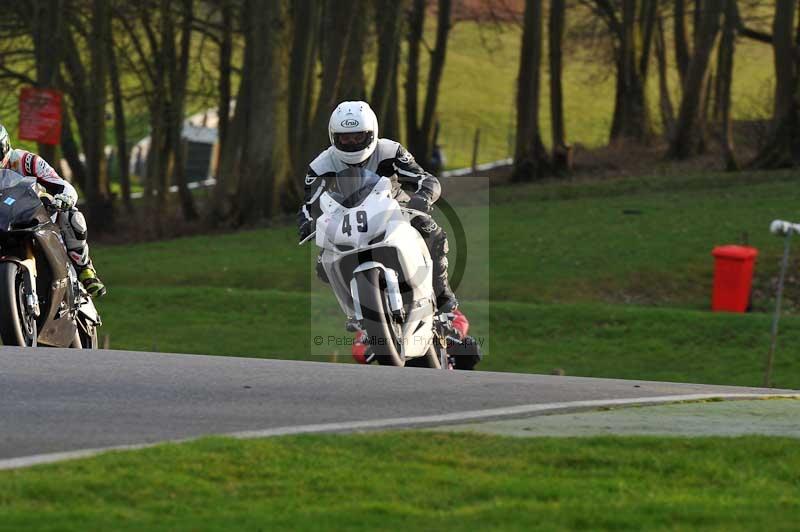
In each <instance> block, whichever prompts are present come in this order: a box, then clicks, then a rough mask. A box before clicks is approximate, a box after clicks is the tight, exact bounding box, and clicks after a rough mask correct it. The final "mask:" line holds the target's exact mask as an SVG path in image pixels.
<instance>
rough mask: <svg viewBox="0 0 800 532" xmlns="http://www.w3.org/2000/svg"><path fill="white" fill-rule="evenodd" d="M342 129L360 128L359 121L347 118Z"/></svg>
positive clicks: (343, 121)
mask: <svg viewBox="0 0 800 532" xmlns="http://www.w3.org/2000/svg"><path fill="white" fill-rule="evenodd" d="M342 127H358V120H356V119H355V118H346V119H344V120H342Z"/></svg>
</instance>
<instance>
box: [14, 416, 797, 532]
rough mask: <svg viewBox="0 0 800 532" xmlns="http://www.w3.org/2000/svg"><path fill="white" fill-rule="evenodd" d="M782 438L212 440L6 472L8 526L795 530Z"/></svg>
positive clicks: (788, 456)
mask: <svg viewBox="0 0 800 532" xmlns="http://www.w3.org/2000/svg"><path fill="white" fill-rule="evenodd" d="M798 471H800V451H798V448H797V445H796V441H794V440H790V439H781V438H763V437H745V438H697V439H695V438H693V439H678V438H641V437H639V438H621V437H609V438H590V439H589V438H587V439H583V438H581V439H563V438H540V439H513V438H503V437H497V436H477V435H466V434H435V433H423V432H401V433H396V432H395V433H381V434H365V435H335V436H334V435H322V436H296V437H284V438H273V439H264V440H251V441H235V440H230V439H221V438H214V439H206V440H201V441H198V442H193V443H189V444H181V445H162V446H158V447H155V448H151V449H147V450H143V451H138V452H125V453H111V454H105V455H102V456H99V457H95V458H92V459H88V460H80V461H76V462H66V463H61V464H55V465H48V466H42V467H36V468H32V469H25V470H17V471H6V472H2V473H0V515H2V520H1V521H0V529H3V530H22V529H24V530H81V531H84V530H142V529H147V530H175V529H182V530H231V529H237V530H275V529H290V528H291V529H293V530H319V529H328V530H388V529H395V530H396V529H398V528H401V527H402V528H405V529H422V530H441V529H445V528H446V529H448V530H476V529H503V530H531V529H547V530H570V529H572V530H574V529H583V530H585V529H593V530H598V529H601V530H611V529H613V530H619V529H635V530H652V529H670V530H697V529H718V530H755V529H760V528H763V526H764V524H765V523H769V526H770V529H772V530H791V529H794V527H795V526H796V524H797V519H798V517H800V499H798V497H797V496H796V492H797V488H798V485H800V473H798Z"/></svg>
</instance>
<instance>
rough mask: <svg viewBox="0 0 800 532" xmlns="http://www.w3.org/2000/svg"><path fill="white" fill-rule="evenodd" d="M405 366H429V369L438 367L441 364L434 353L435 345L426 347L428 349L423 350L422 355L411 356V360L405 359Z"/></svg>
mask: <svg viewBox="0 0 800 532" xmlns="http://www.w3.org/2000/svg"><path fill="white" fill-rule="evenodd" d="M406 367H407V368H430V369H439V368H441V367H442V365H441V364H440V363H439V355H438V354H437V353H436V346H435V345H431V346H430V347H429V348H428V351H426V352H425V355H424V356H421V357H419V358H412V359H411V360H406Z"/></svg>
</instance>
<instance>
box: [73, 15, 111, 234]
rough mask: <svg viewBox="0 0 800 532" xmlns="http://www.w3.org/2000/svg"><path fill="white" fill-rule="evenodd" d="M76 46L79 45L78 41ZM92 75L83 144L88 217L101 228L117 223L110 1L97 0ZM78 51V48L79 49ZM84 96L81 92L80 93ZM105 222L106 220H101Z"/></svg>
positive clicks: (87, 83) (86, 94) (91, 37)
mask: <svg viewBox="0 0 800 532" xmlns="http://www.w3.org/2000/svg"><path fill="white" fill-rule="evenodd" d="M72 46H75V44H74V42H73V43H72ZM88 46H89V68H88V69H87V74H88V79H86V80H81V81H78V80H76V84H77V83H83V84H85V85H84V87H83V90H82V91H81V93H82V94H83V98H84V99H85V104H86V105H85V114H86V116H85V120H80V118H79V124H81V123H82V124H83V126H82V127H80V134H81V144H82V145H83V151H84V154H85V156H86V189H85V190H84V194H86V203H87V207H88V209H87V210H88V213H87V214H88V218H89V219H90V220H91V221H93V222H94V224H95V227H97V229H99V230H104V229H108V228H110V227H111V226H112V224H113V209H112V205H111V198H110V191H109V186H108V173H107V171H106V170H107V165H106V164H105V162H106V161H105V158H106V155H105V121H106V80H107V78H108V53H107V52H106V48H107V47H108V46H111V11H110V7H109V5H108V2H106V1H104V0H94V3H93V10H92V14H91V30H90V34H89V40H88ZM74 52H77V50H75V51H74ZM76 96H78V97H80V96H79V95H76ZM101 222H102V223H101Z"/></svg>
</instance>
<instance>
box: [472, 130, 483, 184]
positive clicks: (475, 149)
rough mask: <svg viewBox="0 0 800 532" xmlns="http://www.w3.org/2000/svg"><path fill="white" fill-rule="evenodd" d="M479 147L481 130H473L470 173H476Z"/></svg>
mask: <svg viewBox="0 0 800 532" xmlns="http://www.w3.org/2000/svg"><path fill="white" fill-rule="evenodd" d="M480 145H481V128H477V129H476V130H475V138H474V139H473V141H472V173H473V174H474V173H476V172H477V171H478V149H479V148H480Z"/></svg>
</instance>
